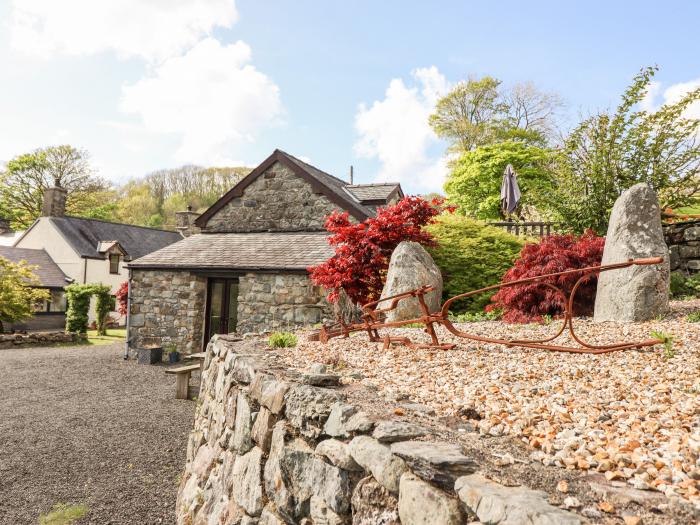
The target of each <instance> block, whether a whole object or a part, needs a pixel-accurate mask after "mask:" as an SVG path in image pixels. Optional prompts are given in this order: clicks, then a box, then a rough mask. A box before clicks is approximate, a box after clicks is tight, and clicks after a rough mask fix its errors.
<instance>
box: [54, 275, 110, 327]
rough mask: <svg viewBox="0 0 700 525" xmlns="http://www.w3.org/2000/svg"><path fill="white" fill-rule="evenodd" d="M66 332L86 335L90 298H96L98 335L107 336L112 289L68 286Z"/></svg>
mask: <svg viewBox="0 0 700 525" xmlns="http://www.w3.org/2000/svg"><path fill="white" fill-rule="evenodd" d="M65 290H66V300H67V302H68V310H67V311H66V331H67V332H73V333H77V334H85V333H87V329H88V311H89V310H90V298H91V297H92V296H93V295H94V296H96V301H95V312H96V313H97V322H96V324H97V333H98V335H106V333H107V330H106V328H107V327H106V320H107V315H108V314H109V311H110V306H111V299H112V298H111V295H110V294H109V292H110V287H109V286H107V285H104V284H71V285H69V286H66V288H65Z"/></svg>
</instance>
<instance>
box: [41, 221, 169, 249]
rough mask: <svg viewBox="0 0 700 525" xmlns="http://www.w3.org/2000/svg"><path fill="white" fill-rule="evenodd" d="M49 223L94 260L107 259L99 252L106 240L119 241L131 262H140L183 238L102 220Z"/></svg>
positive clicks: (162, 231)
mask: <svg viewBox="0 0 700 525" xmlns="http://www.w3.org/2000/svg"><path fill="white" fill-rule="evenodd" d="M49 220H50V221H51V222H52V223H53V224H54V225H55V226H56V228H57V229H58V231H59V232H61V234H62V235H63V237H64V238H65V239H66V241H68V243H69V244H70V245H71V246H72V247H73V249H74V250H75V251H76V252H78V254H80V256H81V257H91V258H94V259H104V258H105V254H104V253H100V252H99V251H98V250H99V249H100V243H101V242H103V241H113V240H116V241H118V242H119V245H120V246H121V247H122V248H124V250H126V252H127V254H128V256H129V257H130V258H131V259H137V258H139V257H143V256H144V255H146V254H148V253H151V252H154V251H156V250H160V249H161V248H164V247H165V246H168V245H169V244H173V243H174V242H177V241H179V240H181V239H182V235H180V234H179V233H178V232H169V231H165V230H156V229H155V228H146V227H143V226H133V225H131V224H119V223H116V222H107V221H102V220H99V219H85V218H82V217H49Z"/></svg>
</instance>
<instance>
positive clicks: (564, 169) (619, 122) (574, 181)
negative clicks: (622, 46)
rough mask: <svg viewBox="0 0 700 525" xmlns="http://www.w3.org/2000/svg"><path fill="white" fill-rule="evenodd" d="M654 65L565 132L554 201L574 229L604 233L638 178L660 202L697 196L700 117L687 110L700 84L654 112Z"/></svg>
mask: <svg viewBox="0 0 700 525" xmlns="http://www.w3.org/2000/svg"><path fill="white" fill-rule="evenodd" d="M656 71H657V68H656V67H648V68H646V69H643V70H641V71H640V72H639V74H637V75H636V76H635V77H634V81H633V83H632V85H631V86H630V87H628V88H627V90H626V91H625V92H624V94H623V95H622V101H621V102H620V104H619V106H618V107H617V108H616V109H615V111H614V112H600V113H598V114H595V115H593V116H591V117H588V118H586V119H585V120H583V121H582V122H581V123H580V124H579V125H578V126H576V128H574V130H573V131H572V133H571V134H570V135H569V136H568V137H567V138H566V141H565V144H564V148H563V150H562V152H561V155H560V156H559V157H558V165H557V169H556V184H555V185H554V191H553V192H552V193H551V194H550V195H551V198H550V199H549V206H550V208H551V209H552V210H554V211H555V212H556V213H557V214H558V216H559V217H560V218H561V220H562V222H563V223H564V224H566V225H568V226H569V227H570V228H571V229H572V230H573V231H576V232H582V231H584V230H585V229H587V228H591V229H592V230H594V231H595V232H597V233H599V234H604V233H605V232H606V230H607V226H608V220H609V218H610V212H611V211H612V207H613V204H614V203H615V200H616V199H617V198H618V197H619V196H620V194H621V193H622V192H623V191H624V190H625V189H627V188H629V187H630V186H632V185H634V184H636V183H638V182H646V183H648V184H650V185H651V186H652V187H653V188H654V189H655V190H656V192H657V193H658V194H659V199H660V202H661V205H662V207H671V208H675V207H680V206H683V205H686V204H690V203H692V202H693V198H694V196H695V195H696V194H697V192H698V189H699V188H700V176H699V175H700V142H699V141H700V135H699V134H698V131H699V127H700V120H698V119H693V118H689V117H688V116H687V110H688V108H689V107H690V106H691V104H695V103H698V101H699V100H700V88H698V89H695V90H694V91H690V92H688V93H687V94H685V95H684V96H683V97H681V98H680V99H679V100H678V101H676V102H672V103H667V104H664V105H663V106H661V107H660V108H659V109H658V110H656V111H651V112H650V111H646V110H644V109H640V107H641V103H642V101H643V99H644V97H645V96H646V95H647V93H648V92H649V88H650V87H651V82H652V79H653V77H654V74H655V73H656Z"/></svg>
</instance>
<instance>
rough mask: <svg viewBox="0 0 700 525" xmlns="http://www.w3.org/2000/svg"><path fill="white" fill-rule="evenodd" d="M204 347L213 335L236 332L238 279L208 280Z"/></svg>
mask: <svg viewBox="0 0 700 525" xmlns="http://www.w3.org/2000/svg"><path fill="white" fill-rule="evenodd" d="M206 320H207V321H206V334H205V336H206V337H205V339H204V345H205V346H206V344H207V343H208V342H209V340H210V339H211V338H212V336H213V335H214V334H230V333H231V332H235V331H236V324H237V322H238V279H219V278H209V282H208V289H207V317H206Z"/></svg>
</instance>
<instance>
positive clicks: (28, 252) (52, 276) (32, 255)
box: [0, 246, 72, 288]
mask: <svg viewBox="0 0 700 525" xmlns="http://www.w3.org/2000/svg"><path fill="white" fill-rule="evenodd" d="M0 257H4V258H5V259H9V260H10V261H12V262H14V263H18V262H20V261H25V262H26V263H27V264H31V265H32V266H36V269H34V270H33V273H34V275H36V276H37V277H38V278H39V281H41V285H42V286H45V287H46V288H63V287H64V286H68V285H69V284H70V283H71V282H72V280H71V279H69V278H68V277H67V276H66V274H65V273H63V270H61V269H60V268H59V267H58V265H57V264H56V263H55V262H54V260H53V259H52V258H51V257H50V256H49V254H48V253H46V251H45V250H33V249H29V248H12V247H10V246H0Z"/></svg>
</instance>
